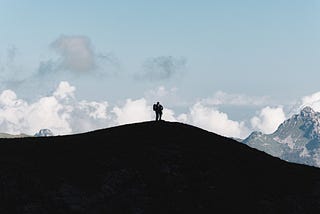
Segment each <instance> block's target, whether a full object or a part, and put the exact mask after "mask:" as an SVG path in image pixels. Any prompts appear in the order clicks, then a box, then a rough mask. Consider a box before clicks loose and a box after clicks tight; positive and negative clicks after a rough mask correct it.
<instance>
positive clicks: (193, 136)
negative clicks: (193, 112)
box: [0, 122, 320, 213]
mask: <svg viewBox="0 0 320 214" xmlns="http://www.w3.org/2000/svg"><path fill="white" fill-rule="evenodd" d="M0 142H1V143H0V189H1V191H0V213H214V212H217V211H219V213H227V212H238V213H240V212H255V213H315V211H320V170H319V169H318V168H314V167H310V166H303V165H299V164H293V163H288V162H285V161H282V160H280V159H279V158H274V157H272V156H270V155H267V154H266V153H264V152H261V151H258V150H255V149H253V148H250V147H249V146H247V145H244V144H241V143H238V142H236V141H234V140H232V139H229V138H225V137H222V136H219V135H216V134H214V133H211V132H207V131H204V130H202V129H199V128H197V127H193V126H189V125H186V124H181V123H173V122H144V123H137V124H129V125H123V126H118V127H113V128H108V129H103V130H97V131H93V132H89V133H84V134H78V135H69V136H57V137H39V138H31V137H30V138H28V137H27V138H17V139H0Z"/></svg>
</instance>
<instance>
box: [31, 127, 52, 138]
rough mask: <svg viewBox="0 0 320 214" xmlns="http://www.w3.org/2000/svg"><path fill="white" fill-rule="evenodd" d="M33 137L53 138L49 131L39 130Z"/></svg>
mask: <svg viewBox="0 0 320 214" xmlns="http://www.w3.org/2000/svg"><path fill="white" fill-rule="evenodd" d="M34 136H35V137H49V136H53V133H52V131H51V130H50V129H41V130H40V131H39V132H37V133H36V134H35V135H34Z"/></svg>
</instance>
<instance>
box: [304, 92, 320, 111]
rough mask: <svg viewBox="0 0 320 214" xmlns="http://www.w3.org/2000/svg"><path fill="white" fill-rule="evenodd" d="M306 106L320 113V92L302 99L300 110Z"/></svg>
mask: <svg viewBox="0 0 320 214" xmlns="http://www.w3.org/2000/svg"><path fill="white" fill-rule="evenodd" d="M305 106H310V107H311V108H312V109H313V110H315V111H320V92H316V93H313V94H311V95H308V96H304V97H302V99H301V101H300V106H299V110H300V109H302V108H303V107H305Z"/></svg>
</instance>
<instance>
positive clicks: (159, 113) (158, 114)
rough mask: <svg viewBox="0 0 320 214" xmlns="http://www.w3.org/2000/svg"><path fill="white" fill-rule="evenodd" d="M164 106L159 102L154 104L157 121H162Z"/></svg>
mask: <svg viewBox="0 0 320 214" xmlns="http://www.w3.org/2000/svg"><path fill="white" fill-rule="evenodd" d="M162 110H163V106H162V105H161V104H160V103H159V102H157V104H153V111H155V113H156V121H158V120H159V121H160V120H161V117H162Z"/></svg>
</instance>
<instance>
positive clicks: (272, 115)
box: [250, 106, 286, 134]
mask: <svg viewBox="0 0 320 214" xmlns="http://www.w3.org/2000/svg"><path fill="white" fill-rule="evenodd" d="M285 119H286V116H285V113H284V111H283V107H282V106H278V107H275V108H272V107H269V106H267V107H265V108H263V109H262V110H261V111H260V112H259V113H258V115H257V116H255V117H253V118H251V121H250V122H251V126H252V127H253V129H256V130H259V131H261V132H263V133H265V134H271V133H273V132H274V131H276V129H277V128H278V126H279V125H280V124H281V123H282V122H283V121H284V120H285Z"/></svg>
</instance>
